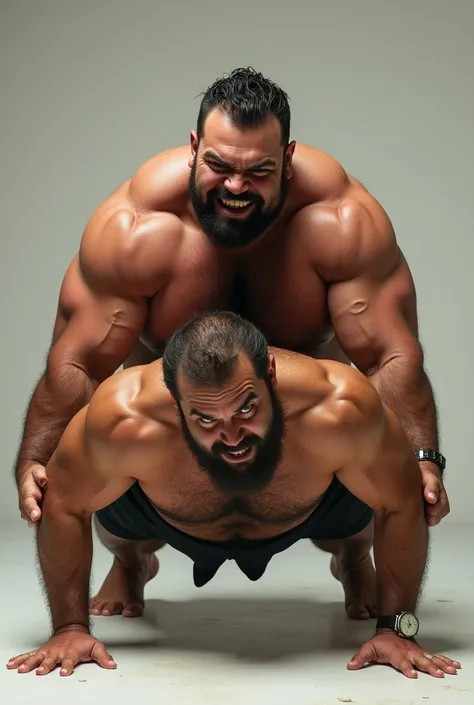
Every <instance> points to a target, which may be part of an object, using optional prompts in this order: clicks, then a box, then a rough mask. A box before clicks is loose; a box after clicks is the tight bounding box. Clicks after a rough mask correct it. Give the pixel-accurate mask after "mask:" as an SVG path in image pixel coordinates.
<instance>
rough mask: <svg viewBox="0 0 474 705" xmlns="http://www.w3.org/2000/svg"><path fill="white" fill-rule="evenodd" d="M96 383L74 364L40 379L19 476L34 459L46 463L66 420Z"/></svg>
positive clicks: (30, 408)
mask: <svg viewBox="0 0 474 705" xmlns="http://www.w3.org/2000/svg"><path fill="white" fill-rule="evenodd" d="M95 386H96V385H95V384H94V383H93V382H92V381H91V380H90V379H89V378H88V376H87V375H86V374H85V373H84V372H83V371H82V370H81V369H80V368H78V367H76V366H74V365H71V364H68V365H62V366H61V367H58V368H56V369H54V370H52V371H50V372H48V373H47V374H45V375H44V376H43V377H42V378H41V379H40V381H39V382H38V384H37V386H36V389H35V391H34V393H33V396H32V398H31V400H30V403H29V406H28V410H27V414H26V419H25V424H24V428H23V438H22V442H21V446H20V449H19V452H18V457H17V461H16V466H15V476H16V479H17V480H18V478H19V477H20V475H21V474H22V471H23V469H24V468H25V467H26V466H28V465H29V464H31V463H40V464H41V465H44V466H46V464H47V463H48V462H49V460H50V458H51V456H52V454H53V453H54V451H55V449H56V447H57V445H58V443H59V439H60V438H61V436H62V434H63V432H64V430H65V428H66V426H67V424H68V423H69V421H70V420H71V419H72V417H73V416H74V415H75V414H76V413H77V412H78V411H79V410H80V409H82V407H84V406H85V405H86V404H87V403H88V402H89V400H90V398H91V396H92V393H93V391H94V387H95Z"/></svg>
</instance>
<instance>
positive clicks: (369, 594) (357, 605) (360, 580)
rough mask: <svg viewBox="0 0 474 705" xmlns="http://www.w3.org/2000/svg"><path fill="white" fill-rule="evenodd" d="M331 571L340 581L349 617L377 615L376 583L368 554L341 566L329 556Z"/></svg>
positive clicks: (361, 617)
mask: <svg viewBox="0 0 474 705" xmlns="http://www.w3.org/2000/svg"><path fill="white" fill-rule="evenodd" d="M330 567H331V573H332V574H333V576H334V577H335V578H336V580H339V581H340V582H341V583H342V587H343V588H344V594H345V597H346V612H347V616H348V617H350V618H351V619H370V618H371V617H377V607H376V605H377V584H376V577H375V569H374V565H373V563H372V558H371V557H370V555H368V556H367V558H366V559H365V560H364V561H362V562H361V563H358V564H355V565H352V566H350V567H347V568H346V567H345V568H342V566H341V565H340V563H339V562H338V560H337V558H336V557H335V556H333V557H332V558H331V566H330Z"/></svg>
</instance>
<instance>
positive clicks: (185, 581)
mask: <svg viewBox="0 0 474 705" xmlns="http://www.w3.org/2000/svg"><path fill="white" fill-rule="evenodd" d="M473 539H474V524H467V525H463V526H460V525H453V524H447V523H445V524H443V525H442V526H441V527H439V528H438V529H437V530H434V531H433V532H432V549H431V561H430V569H429V576H428V582H427V585H426V588H425V591H424V599H423V601H422V607H421V609H420V611H419V615H420V618H421V623H422V637H421V639H420V641H421V640H422V645H423V646H425V647H426V648H427V649H429V650H430V651H432V652H440V653H445V654H446V655H449V656H451V657H452V658H454V659H457V660H459V661H461V663H462V664H463V669H462V670H461V671H460V672H459V674H458V675H457V676H446V677H445V678H444V680H435V679H434V678H431V677H429V676H425V675H420V676H419V678H418V680H417V681H409V680H407V679H405V678H404V677H403V676H402V675H400V674H398V673H397V672H395V671H394V670H392V669H391V668H388V667H385V666H374V667H370V668H366V669H365V670H363V671H360V672H355V673H351V672H348V671H347V670H346V663H347V662H348V661H349V660H350V657H351V656H352V655H353V654H354V653H355V651H356V650H357V648H358V646H359V645H361V644H362V642H363V641H364V640H365V639H366V638H368V637H369V636H370V634H371V630H372V628H373V622H371V623H354V622H348V621H347V620H346V618H345V615H344V609H343V603H342V601H341V600H342V592H341V588H340V586H339V584H337V583H336V582H335V581H334V579H333V578H331V576H330V574H329V571H328V557H327V556H326V555H324V554H322V553H319V552H318V551H317V550H316V549H315V548H313V547H312V545H311V544H310V543H309V542H300V543H299V544H297V545H296V546H294V547H293V549H292V550H290V551H288V552H287V553H285V554H282V555H280V556H277V557H276V558H274V559H273V560H272V562H271V563H270V566H269V568H268V570H267V572H266V574H265V575H264V577H263V578H262V579H261V580H260V581H259V582H257V583H251V582H250V581H248V580H247V578H245V576H243V575H242V574H240V572H239V571H238V569H237V567H236V565H235V564H234V563H228V564H226V565H224V566H223V567H222V568H221V569H220V571H219V572H218V574H217V576H216V577H215V578H214V580H212V581H211V583H209V585H208V586H206V587H204V588H201V589H199V590H198V589H196V588H194V586H193V583H192V578H191V563H190V562H189V560H188V559H187V558H186V557H184V556H182V555H180V554H178V553H176V552H175V551H173V550H172V549H169V548H166V549H164V550H162V551H161V552H160V558H161V571H160V574H159V575H158V577H157V578H156V579H155V580H154V581H153V582H152V583H150V584H149V585H148V588H147V591H146V597H147V605H146V610H145V614H144V616H143V617H142V618H140V619H134V620H124V619H122V618H120V617H112V618H100V619H96V620H95V630H94V631H95V635H96V636H97V637H98V638H99V639H101V640H103V641H105V643H106V644H107V646H108V648H109V650H110V651H111V652H112V654H113V656H114V657H115V659H116V661H117V663H118V668H117V670H116V671H109V672H107V671H104V670H102V669H100V668H99V667H98V666H97V665H93V664H91V665H89V664H87V665H82V666H79V667H78V668H77V669H76V671H75V672H74V674H73V675H72V676H71V677H70V678H60V677H59V673H58V671H56V672H55V673H53V674H50V675H48V676H46V677H43V678H41V677H38V676H35V674H34V673H32V674H26V675H19V674H18V673H16V672H9V671H7V670H6V668H4V667H3V664H5V663H6V662H7V661H8V659H9V658H10V657H11V656H13V655H17V654H18V653H21V652H23V651H28V650H30V649H33V648H35V647H37V646H39V645H40V644H41V643H42V642H43V641H44V639H45V637H46V636H47V634H48V627H49V621H48V617H47V612H46V608H45V604H44V601H43V596H42V593H41V590H40V588H39V585H38V580H37V574H36V562H35V557H34V550H33V542H32V534H31V532H30V531H29V530H28V528H27V527H26V525H24V524H23V523H21V522H20V521H18V525H17V526H16V527H15V528H14V529H13V528H12V527H11V526H10V525H8V526H6V527H4V528H3V531H2V532H1V544H0V560H1V566H2V568H1V576H2V580H1V582H0V591H1V592H0V596H1V604H2V612H3V619H2V628H1V630H0V635H1V636H0V661H1V663H2V668H1V669H0V694H1V697H0V702H1V704H2V705H14V704H16V703H26V702H28V703H35V705H43V703H44V704H45V705H46V704H47V705H55V704H56V703H61V704H62V703H65V702H67V703H71V704H72V705H79V703H84V702H86V701H87V702H90V703H106V704H108V703H114V705H122V703H123V704H124V705H125V704H126V705H135V703H146V702H150V703H161V704H162V705H172V704H173V703H182V704H187V703H189V704H190V705H191V704H192V705H199V703H221V702H222V703H228V704H229V705H231V704H234V703H235V704H236V705H237V704H238V705H251V704H252V703H256V704H257V703H258V705H267V704H268V705H326V704H329V703H334V705H337V704H338V703H340V702H352V703H360V704H361V705H376V704H380V705H382V703H383V705H396V704H400V705H401V704H403V705H410V704H415V703H417V704H418V703H420V704H421V703H423V704H424V703H426V704H427V705H450V704H451V703H453V704H454V703H456V705H458V704H462V705H472V703H473V702H474V616H473V614H474V560H473V559H474V549H473V544H474V542H473ZM109 565H110V558H109V556H108V555H107V554H106V552H105V550H104V549H103V548H102V547H98V548H97V550H96V554H95V562H94V576H93V587H94V588H97V587H98V586H99V585H100V583H101V581H102V579H103V577H104V576H105V574H106V572H107V570H108V567H109Z"/></svg>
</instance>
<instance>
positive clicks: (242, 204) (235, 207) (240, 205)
mask: <svg viewBox="0 0 474 705" xmlns="http://www.w3.org/2000/svg"><path fill="white" fill-rule="evenodd" d="M219 200H220V202H221V203H222V205H223V206H224V207H225V208H227V210H229V211H241V210H245V209H246V208H248V207H249V206H251V205H252V201H235V200H230V199H227V198H225V199H224V198H221V199H219Z"/></svg>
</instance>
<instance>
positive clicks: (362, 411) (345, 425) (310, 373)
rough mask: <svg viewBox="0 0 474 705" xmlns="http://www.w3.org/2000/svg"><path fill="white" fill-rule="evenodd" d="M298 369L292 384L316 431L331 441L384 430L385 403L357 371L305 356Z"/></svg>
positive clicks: (305, 416)
mask: <svg viewBox="0 0 474 705" xmlns="http://www.w3.org/2000/svg"><path fill="white" fill-rule="evenodd" d="M300 357H303V356H300ZM295 369H296V370H297V371H298V372H297V376H296V377H295V378H294V382H293V384H294V385H295V388H296V389H298V390H299V397H300V400H301V402H302V404H301V410H303V412H304V413H303V416H304V423H305V426H307V427H310V428H311V429H312V430H313V431H314V432H320V431H323V432H324V434H325V436H326V438H327V439H328V441H329V442H330V443H331V444H333V443H334V442H335V441H336V440H337V441H338V442H340V441H341V442H343V441H344V440H350V439H352V438H354V436H357V435H364V436H367V435H369V436H370V435H371V434H372V435H373V434H375V435H377V434H378V433H380V432H381V427H382V425H383V418H384V409H383V404H382V402H381V400H380V397H379V396H378V394H377V392H376V390H375V388H374V387H373V385H372V384H371V383H370V382H369V381H368V380H367V378H366V377H364V375H363V374H361V373H360V372H359V371H358V370H356V369H354V368H352V367H350V366H349V365H345V364H342V363H340V362H335V361H332V360H314V359H312V358H305V361H304V363H303V364H301V362H300V363H299V364H298V365H297V366H295Z"/></svg>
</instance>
